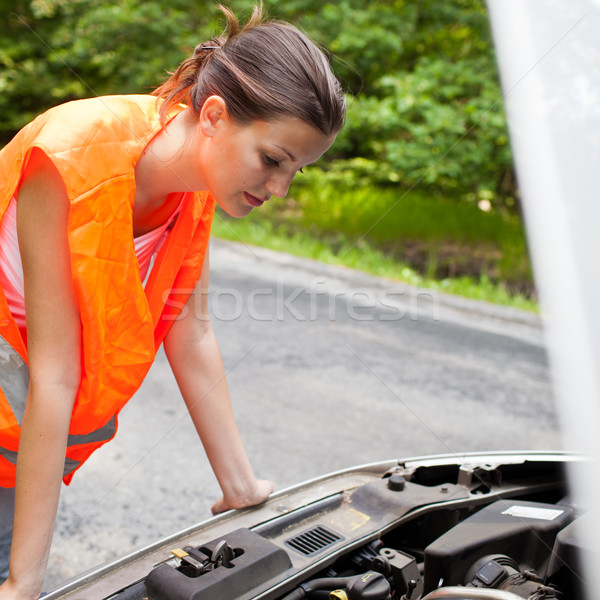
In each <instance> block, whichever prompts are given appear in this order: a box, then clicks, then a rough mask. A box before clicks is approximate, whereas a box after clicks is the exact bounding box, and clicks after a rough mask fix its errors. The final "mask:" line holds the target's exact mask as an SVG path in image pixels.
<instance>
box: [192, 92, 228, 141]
mask: <svg viewBox="0 0 600 600" xmlns="http://www.w3.org/2000/svg"><path fill="white" fill-rule="evenodd" d="M229 120H230V116H229V112H228V111H227V105H226V104H225V100H223V98H221V96H210V97H209V98H207V99H206V101H205V102H204V104H203V105H202V109H201V110H200V120H199V121H200V128H201V129H202V132H203V133H204V135H206V136H208V137H212V136H213V135H214V134H215V133H216V132H217V129H218V127H219V125H220V124H221V123H227V122H229Z"/></svg>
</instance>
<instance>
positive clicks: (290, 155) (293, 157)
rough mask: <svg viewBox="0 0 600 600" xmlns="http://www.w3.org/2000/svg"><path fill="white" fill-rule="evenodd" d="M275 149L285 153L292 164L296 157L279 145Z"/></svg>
mask: <svg viewBox="0 0 600 600" xmlns="http://www.w3.org/2000/svg"><path fill="white" fill-rule="evenodd" d="M275 147H276V148H279V149H280V150H282V151H283V152H285V153H286V154H287V155H288V156H289V157H290V158H291V159H292V160H293V161H294V162H295V161H296V157H295V156H294V155H293V154H292V153H291V152H290V151H289V150H288V149H287V148H284V147H283V146H279V145H276V146H275Z"/></svg>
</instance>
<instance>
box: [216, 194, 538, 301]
mask: <svg viewBox="0 0 600 600" xmlns="http://www.w3.org/2000/svg"><path fill="white" fill-rule="evenodd" d="M263 208H266V206H265V207H263ZM261 211H262V209H261ZM284 212H285V211H284ZM213 235H214V236H215V237H218V238H222V239H227V240H232V241H237V242H244V243H246V244H251V245H256V246H262V247H265V248H269V249H271V250H279V251H283V252H288V253H290V254H294V255H296V256H302V257H305V258H312V259H315V260H319V261H321V262H325V263H329V264H336V265H342V266H346V267H350V268H352V269H357V270H360V271H365V272H368V273H371V274H373V275H377V276H380V277H387V278H389V279H394V280H398V281H403V282H406V283H409V284H411V285H415V286H418V287H423V288H430V289H435V290H438V291H440V292H444V293H447V294H454V295H457V296H462V297H465V298H471V299H475V300H483V301H487V302H492V303H495V304H502V305H505V306H510V307H513V308H519V309H524V310H528V311H533V312H537V310H538V306H537V302H536V301H535V300H533V299H531V298H527V297H525V296H524V295H522V294H518V293H510V292H509V291H508V290H507V289H506V287H505V286H504V285H502V284H498V283H494V282H493V281H492V280H491V279H490V277H489V276H487V275H485V274H483V275H481V276H479V277H478V278H475V277H473V276H467V275H462V276H460V275H459V276H456V277H446V278H442V279H439V278H434V277H429V276H427V275H423V274H420V273H418V272H417V271H416V270H415V269H414V268H413V267H411V266H410V265H408V264H407V263H404V262H402V261H399V260H398V259H397V258H394V257H393V256H390V254H389V253H386V252H385V251H383V250H381V249H378V248H377V247H375V246H374V244H372V243H371V241H369V239H367V238H365V237H363V238H361V239H359V241H356V237H355V236H352V237H350V236H348V235H347V234H343V233H339V232H337V233H331V232H327V231H323V230H320V231H319V232H318V233H317V234H315V233H314V231H311V230H310V228H306V229H304V228H299V227H298V225H297V224H291V223H290V222H289V221H286V220H283V219H281V218H278V219H273V218H272V216H270V214H269V213H268V212H267V211H265V214H262V213H261V214H260V215H259V214H258V213H256V214H253V215H251V216H250V217H247V218H246V219H232V218H230V217H228V216H226V215H224V214H223V213H222V212H221V211H218V212H217V214H216V215H215V220H214V224H213Z"/></svg>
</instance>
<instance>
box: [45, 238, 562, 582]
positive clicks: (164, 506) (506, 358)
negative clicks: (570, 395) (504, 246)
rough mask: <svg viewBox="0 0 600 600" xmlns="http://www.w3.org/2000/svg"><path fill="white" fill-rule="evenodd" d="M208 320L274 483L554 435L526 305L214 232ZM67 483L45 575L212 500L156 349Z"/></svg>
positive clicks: (186, 516) (538, 337) (250, 443)
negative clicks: (455, 295)
mask: <svg viewBox="0 0 600 600" xmlns="http://www.w3.org/2000/svg"><path fill="white" fill-rule="evenodd" d="M211 252H212V256H211V261H212V282H211V285H212V295H211V307H212V312H213V323H214V327H215V329H216V331H217V335H218V337H219V340H220V343H221V349H222V353H223V357H224V362H225V365H226V370H227V372H228V381H229V386H230V390H231V394H232V398H233V400H234V407H235V411H236V414H237V416H238V423H239V426H240V429H241V431H242V435H243V437H244V439H245V442H246V445H247V448H248V451H249V454H250V456H251V460H252V462H253V464H254V466H255V470H256V472H257V474H258V475H259V476H260V477H264V478H270V479H273V480H274V481H276V482H277V485H278V487H279V488H281V487H285V486H289V485H292V484H294V483H297V482H299V481H301V480H304V479H307V478H311V477H314V476H317V475H319V474H323V473H325V472H329V471H333V470H337V469H341V468H343V467H346V466H351V465H354V464H359V463H367V462H371V461H378V460H382V459H388V458H395V457H398V458H400V457H408V456H415V455H423V454H431V453H462V452H465V451H474V450H507V449H510V450H513V449H557V448H560V447H561V441H560V438H559V436H558V434H557V426H556V418H555V413H554V410H553V402H552V394H551V390H550V385H549V382H548V367H547V362H546V353H545V351H544V348H543V340H542V332H541V328H540V325H539V322H538V320H537V318H535V317H533V316H530V315H528V314H524V313H522V312H519V311H513V310H507V309H498V308H496V307H493V306H490V305H485V304H482V303H476V302H468V301H461V300H453V299H448V298H443V297H439V296H438V295H437V294H434V293H431V292H428V291H424V290H415V289H412V288H409V287H406V286H403V285H399V284H395V283H391V282H389V281H387V280H382V279H378V278H375V277H370V276H366V275H363V274H361V273H356V272H352V271H350V270H347V269H343V268H337V267H325V266H323V265H320V264H318V263H315V262H312V261H305V260H299V259H296V258H292V257H289V256H287V255H282V254H277V253H273V252H269V251H265V250H259V249H255V248H248V247H246V246H243V245H238V244H231V243H225V242H217V243H214V244H213V246H212V250H211ZM120 423H121V426H120V430H119V434H118V435H117V438H116V439H115V440H114V441H113V442H111V443H110V444H108V445H107V446H105V447H104V448H103V449H102V450H100V451H99V452H97V453H96V455H95V456H94V457H92V459H91V460H90V461H89V463H88V464H87V465H86V467H84V468H83V469H82V471H81V472H80V473H79V474H78V475H77V476H76V477H75V479H74V482H73V484H72V485H71V486H70V487H69V488H66V489H64V490H63V495H62V499H61V507H60V512H59V519H58V523H57V535H56V544H55V547H54V548H53V551H52V555H51V563H50V568H49V572H48V576H47V580H46V582H47V586H46V587H48V588H50V587H52V586H53V585H55V584H56V583H57V582H58V581H60V580H62V579H65V578H69V577H72V576H74V575H76V574H77V573H79V572H81V571H83V570H86V569H88V568H90V567H92V566H94V565H96V564H99V563H102V562H105V561H107V560H110V559H112V558H114V557H117V556H119V555H121V554H124V553H126V552H129V551H130V550H132V549H133V548H135V547H138V546H141V545H144V544H146V543H148V542H150V541H152V540H154V539H156V538H157V537H159V536H162V535H166V534H169V533H172V532H174V531H176V530H178V529H180V528H182V527H184V526H188V525H190V524H192V523H194V522H197V521H201V520H203V519H205V518H206V517H208V516H209V508H210V505H211V504H212V502H214V500H215V499H216V498H217V497H218V494H219V492H218V487H217V484H216V481H215V479H214V476H213V475H212V472H211V470H210V466H209V465H208V462H207V460H206V457H205V455H204V453H203V449H202V447H201V445H200V443H199V441H198V440H197V437H196V435H195V432H194V430H193V428H192V426H191V423H190V421H189V419H187V417H186V415H185V409H184V406H183V402H182V401H181V399H180V398H179V395H178V391H177V387H176V385H175V383H174V380H173V378H172V376H171V374H170V371H169V368H168V365H167V362H166V359H165V357H164V355H162V354H161V355H160V356H159V357H158V359H157V361H156V363H155V365H154V366H153V368H152V369H151V371H150V373H149V375H148V377H147V378H146V381H145V382H144V384H143V386H142V388H141V389H140V391H139V392H138V394H137V395H136V397H135V398H134V399H133V400H132V401H131V402H130V404H129V405H128V406H127V407H126V408H125V410H124V411H123V413H122V416H121V419H120Z"/></svg>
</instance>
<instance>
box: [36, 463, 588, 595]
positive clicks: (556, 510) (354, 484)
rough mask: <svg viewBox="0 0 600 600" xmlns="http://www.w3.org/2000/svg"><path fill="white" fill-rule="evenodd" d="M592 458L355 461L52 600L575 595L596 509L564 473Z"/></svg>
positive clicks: (87, 578)
mask: <svg viewBox="0 0 600 600" xmlns="http://www.w3.org/2000/svg"><path fill="white" fill-rule="evenodd" d="M583 460H584V459H583V458H581V457H579V456H575V455H569V454H562V453H561V454H554V453H544V452H541V453H539V452H538V453H507V454H503V453H489V454H479V453H478V454H468V455H462V456H433V457H421V458H410V459H406V460H400V461H398V460H389V461H384V462H380V463H376V464H370V465H364V466H359V467H355V468H353V469H348V470H344V471H341V472H337V473H333V474H330V475H326V476H324V477H321V478H319V479H315V480H312V481H309V482H307V483H303V484H301V485H298V486H295V487H292V488H289V489H287V490H283V491H281V492H278V493H276V494H274V495H273V496H272V497H271V498H269V500H268V501H267V502H266V503H264V504H263V505H261V506H259V507H256V508H254V509H247V510H241V511H230V512H228V513H225V514H224V515H221V516H218V517H215V518H212V519H210V520H208V521H205V522H203V523H200V524H198V525H194V526H193V527H190V528H188V529H185V530H183V531H181V532H179V533H177V534H176V535H173V536H170V537H167V538H164V539H162V540H160V541H158V542H157V543H155V544H153V545H151V546H148V547H146V548H143V549H141V550H138V551H137V552H134V553H132V554H130V555H129V556H127V557H125V558H123V559H121V560H119V561H117V562H114V563H111V564H109V565H107V566H104V567H102V568H100V569H98V570H95V571H92V572H90V573H88V574H86V575H83V576H82V577H80V578H78V579H76V580H73V581H72V582H70V583H67V584H65V585H64V586H62V587H61V588H59V589H57V590H55V591H54V592H52V593H51V594H49V595H48V596H46V599H47V600H54V599H57V598H65V599H67V598H68V599H71V600H108V599H110V600H143V599H146V598H147V599H148V600H232V599H234V598H235V599H239V600H250V599H259V598H260V599H263V600H267V599H268V600H276V599H283V598H285V599H286V600H293V599H297V600H299V599H300V598H304V597H306V598H308V599H310V598H351V599H353V600H360V599H363V598H364V599H365V600H366V599H367V598H369V599H376V598H382V600H385V599H386V598H391V597H393V598H398V599H400V598H406V599H412V600H417V598H431V599H433V598H438V599H439V598H458V597H460V598H463V599H470V598H496V599H497V600H498V599H500V600H502V599H509V598H510V599H517V598H523V597H525V598H530V597H532V598H533V597H535V598H536V599H538V600H542V599H543V598H560V597H562V598H577V597H580V596H579V593H580V590H581V588H582V578H583V575H582V572H581V567H580V561H579V555H580V553H581V551H582V549H581V548H580V547H579V546H578V543H577V541H576V540H577V536H576V535H575V534H574V529H576V528H577V527H578V526H580V525H582V524H585V519H586V514H585V512H584V511H583V510H582V509H581V507H578V506H577V505H576V504H575V503H574V502H573V501H572V499H570V498H569V496H568V494H567V489H566V483H565V467H567V466H568V465H571V464H574V463H580V462H582V461H583ZM463 585H468V586H469V587H459V588H457V587H456V586H463ZM452 590H455V591H454V592H453V591H452ZM456 590H459V592H456ZM534 592H535V593H536V594H537V595H536V596H531V594H532V593H534ZM457 593H460V594H461V595H460V596H458V595H456V594H457ZM560 593H562V594H563V596H560ZM332 594H333V595H332ZM392 594H393V595H392ZM443 594H447V595H443ZM448 594H449V595H448ZM453 594H454V595H453ZM469 594H471V595H469ZM473 594H474V595H473ZM481 594H483V595H481ZM485 594H487V595H485ZM494 594H495V595H494Z"/></svg>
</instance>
